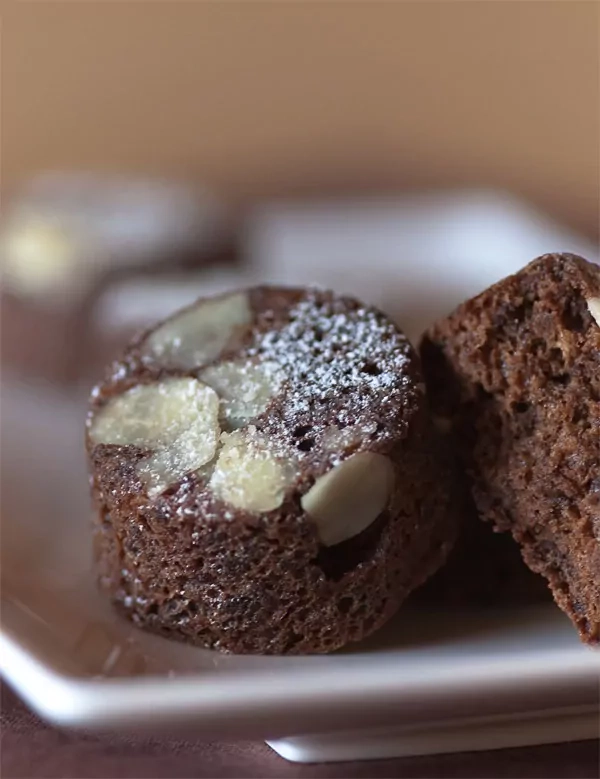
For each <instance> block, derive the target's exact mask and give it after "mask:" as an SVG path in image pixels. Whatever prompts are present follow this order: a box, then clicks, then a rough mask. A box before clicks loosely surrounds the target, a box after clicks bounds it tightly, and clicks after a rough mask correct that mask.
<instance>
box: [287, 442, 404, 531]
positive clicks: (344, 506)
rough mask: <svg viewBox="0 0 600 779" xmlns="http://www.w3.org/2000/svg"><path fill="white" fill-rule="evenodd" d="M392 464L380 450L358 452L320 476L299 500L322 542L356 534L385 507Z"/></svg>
mask: <svg viewBox="0 0 600 779" xmlns="http://www.w3.org/2000/svg"><path fill="white" fill-rule="evenodd" d="M393 486H394V467H393V465H392V463H391V461H390V460H389V458H387V457H385V456H384V455H381V454H375V453H374V452H360V453H359V454H355V455H352V456H351V457H349V458H348V459H347V460H344V461H343V462H341V463H340V464H339V465H336V466H335V467H334V468H332V469H331V470H330V471H328V472H327V473H326V474H324V475H323V476H321V477H320V478H319V479H317V481H316V482H315V483H314V485H313V486H312V487H311V489H310V490H309V491H308V492H307V493H306V495H304V496H303V497H302V499H301V501H300V503H301V505H302V508H303V509H304V511H306V513H307V514H308V515H309V516H310V517H311V518H312V519H313V521H314V522H315V523H316V524H317V528H318V532H319V537H320V539H321V541H322V543H323V544H324V545H325V546H333V545H334V544H339V543H340V542H342V541H346V540H347V539H348V538H352V537H353V536H356V535H358V533H360V532H362V531H363V530H364V529H365V528H367V527H368V526H369V525H370V524H371V523H372V522H373V521H374V520H375V519H377V517H378V516H379V515H380V514H381V512H382V511H383V510H384V509H385V508H386V506H387V504H388V501H389V498H390V495H391V493H392V490H393Z"/></svg>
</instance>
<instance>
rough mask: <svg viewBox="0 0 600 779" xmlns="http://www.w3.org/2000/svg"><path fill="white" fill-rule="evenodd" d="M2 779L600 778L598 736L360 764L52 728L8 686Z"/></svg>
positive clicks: (261, 747)
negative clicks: (290, 760)
mask: <svg viewBox="0 0 600 779" xmlns="http://www.w3.org/2000/svg"><path fill="white" fill-rule="evenodd" d="M1 692H2V716H1V747H2V749H1V752H0V776H2V779H21V778H22V779H54V777H57V778H58V777H60V779H155V778H156V779H158V778H159V777H160V778H161V779H179V778H181V779H194V778H195V777H231V778H232V779H242V778H243V779H246V777H259V778H260V779H271V778H273V779H288V777H289V779H314V777H338V778H339V779H342V778H343V779H351V777H352V778H353V777H364V778H367V777H368V778H369V779H375V778H379V777H381V778H382V779H383V777H415V778H416V777H428V778H429V777H457V778H458V777H460V778H461V779H463V778H464V779H467V778H468V777H473V779H475V778H476V779H485V777H494V779H500V777H519V779H528V778H529V777H540V779H541V778H542V777H543V778H544V779H553V778H554V777H556V779H570V778H571V777H573V778H575V777H576V778H577V779H588V777H589V779H597V778H598V777H599V776H600V742H598V741H582V742H577V743H572V744H554V745H551V746H543V747H529V748H526V749H504V750H501V751H496V752H470V753H462V754H456V755H434V756H428V757H411V758H403V759H399V760H378V761H370V762H361V763H328V764H326V763H321V764H313V765H298V764H294V763H288V762H286V761H285V760H283V759H282V758H280V757H279V756H278V755H276V754H275V753H274V752H272V751H271V750H270V749H269V747H267V746H266V745H265V744H262V743H249V742H241V743H235V744H226V743H213V742H203V741H188V740H179V739H176V738H171V737H169V738H166V737H165V738H143V737H136V738H130V737H127V736H118V735H117V736H98V735H94V734H82V733H72V732H67V731H63V730H58V729H56V728H53V727H50V726H48V725H46V724H45V723H43V722H41V721H40V720H39V719H38V718H37V717H36V716H35V715H33V714H32V713H31V712H29V711H28V710H27V709H26V708H25V706H24V705H23V704H22V703H21V702H20V701H19V700H18V698H17V697H16V696H15V695H14V694H13V693H12V692H11V691H10V690H9V689H8V688H7V687H6V686H3V687H2V690H1Z"/></svg>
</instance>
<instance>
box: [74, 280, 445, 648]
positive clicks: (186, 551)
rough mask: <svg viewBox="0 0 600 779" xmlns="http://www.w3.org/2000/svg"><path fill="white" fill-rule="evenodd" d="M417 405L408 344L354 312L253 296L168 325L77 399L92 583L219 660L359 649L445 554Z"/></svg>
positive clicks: (211, 302) (384, 324)
mask: <svg viewBox="0 0 600 779" xmlns="http://www.w3.org/2000/svg"><path fill="white" fill-rule="evenodd" d="M425 402H426V401H425V397H424V387H423V384H422V380H421V376H420V369H419V362H418V357H417V356H416V354H415V352H414V351H413V349H412V347H411V346H410V344H409V342H408V341H407V340H406V338H405V336H404V335H403V334H402V333H401V332H400V331H399V330H398V329H397V327H396V326H395V325H394V324H393V323H392V322H390V321H389V320H388V319H387V318H386V317H385V316H384V315H383V314H382V313H380V312H379V311H377V310H376V309H373V308H369V307H366V306H364V305H363V304H361V303H360V302H358V301H356V300H353V299H350V298H345V297H337V296H335V295H333V294H332V293H330V292H321V291H315V290H302V289H282V288H269V287H259V288H255V289H252V290H247V291H241V292H235V293H230V294H228V295H224V296H221V297H218V298H211V299H205V300H200V301H198V302H197V303H196V304H194V305H193V306H191V307H190V308H187V309H185V310H183V311H181V312H179V313H177V314H176V315H175V316H173V317H171V318H170V319H169V320H167V321H166V322H163V323H161V324H159V325H158V326H156V327H155V328H153V329H152V330H151V331H149V332H147V333H146V334H144V335H143V336H142V337H141V338H139V339H137V340H136V341H135V342H134V343H133V344H132V345H131V346H130V347H129V348H128V349H127V350H126V353H125V354H124V356H123V358H122V360H121V361H119V362H117V363H115V364H114V365H113V366H112V367H111V370H110V372H109V374H108V376H107V378H106V380H105V381H104V382H103V383H102V384H101V385H100V386H98V387H97V388H96V389H95V390H94V391H93V393H92V398H91V408H90V413H89V416H88V421H87V449H88V454H89V460H90V468H91V483H92V492H93V499H94V504H95V509H96V511H95V515H94V547H95V557H96V561H97V565H98V569H99V578H100V584H101V586H102V588H104V589H105V590H106V591H107V592H108V593H109V594H110V596H111V598H112V599H113V601H114V602H115V603H116V604H117V605H118V606H119V607H120V608H121V609H122V610H123V611H124V612H125V613H126V614H127V616H129V617H130V618H131V619H132V620H133V621H134V622H135V623H136V624H137V625H139V626H141V627H144V628H148V629H151V630H155V631H159V632H162V633H163V634H168V635H171V636H173V637H177V638H181V639H185V640H187V641H191V642H193V643H196V644H199V645H204V646H209V647H214V648H217V649H220V650H223V651H231V652H247V653H286V652H288V653H307V652H327V651H330V650H333V649H336V648H338V647H340V646H342V645H343V644H345V643H347V642H350V641H357V640H359V639H361V638H363V637H365V636H366V635H368V634H369V633H371V632H372V631H373V630H375V629H376V628H378V627H379V626H380V625H382V624H383V623H384V622H385V621H386V620H387V619H388V618H389V617H390V616H391V615H392V614H393V613H394V611H395V610H396V609H397V607H398V606H399V605H400V603H402V601H403V600H404V599H405V598H406V596H407V595H408V594H409V593H410V592H411V590H413V589H414V588H415V587H417V586H418V585H419V584H421V583H422V582H423V581H424V580H425V579H426V578H427V577H428V576H429V575H430V574H432V573H433V572H434V571H435V570H436V569H437V568H438V567H439V566H440V565H441V564H442V563H443V562H444V560H445V558H446V556H447V554H448V552H449V550H450V548H451V547H452V544H453V541H454V537H455V531H456V522H455V517H454V515H453V512H452V499H451V495H450V487H449V483H450V479H449V478H448V475H447V473H446V471H445V469H444V467H443V466H441V465H440V463H439V462H438V454H437V451H436V447H435V445H434V442H433V438H432V436H433V432H432V430H431V428H430V423H429V418H428V415H427V410H426V406H425Z"/></svg>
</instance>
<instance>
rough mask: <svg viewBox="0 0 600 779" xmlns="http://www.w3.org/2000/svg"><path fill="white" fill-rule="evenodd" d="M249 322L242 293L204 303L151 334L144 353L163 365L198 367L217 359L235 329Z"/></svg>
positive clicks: (249, 315)
mask: <svg viewBox="0 0 600 779" xmlns="http://www.w3.org/2000/svg"><path fill="white" fill-rule="evenodd" d="M251 320H252V312H251V310H250V302H249V300H248V295H247V294H246V293H245V292H236V293H234V294H231V295H225V296H223V297H220V298H216V299H214V300H206V301H204V302H202V303H200V304H199V305H197V306H194V307H193V308H191V309H189V310H187V311H184V312H183V313H182V314H180V315H179V316H177V317H175V318H174V319H170V320H169V321H168V322H165V324H164V325H162V326H161V327H159V328H158V329H157V330H155V331H154V332H153V333H151V334H150V336H149V337H148V339H147V340H146V343H145V344H144V350H145V352H146V353H147V354H148V355H149V356H151V357H153V358H154V359H156V360H160V361H161V362H163V363H165V364H168V365H171V366H174V367H178V368H188V369H189V368H198V367H200V366H202V365H204V364H205V363H207V362H209V361H210V360H213V359H214V358H215V357H217V356H218V355H219V354H220V353H221V352H222V350H223V349H224V348H225V347H226V346H227V344H228V343H229V341H230V340H231V339H232V338H233V336H234V335H235V333H236V331H237V330H238V328H240V327H242V326H243V325H247V324H249V323H250V322H251Z"/></svg>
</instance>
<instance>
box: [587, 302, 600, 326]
mask: <svg viewBox="0 0 600 779" xmlns="http://www.w3.org/2000/svg"><path fill="white" fill-rule="evenodd" d="M587 305H588V309H589V311H590V314H591V315H592V316H593V317H594V319H595V320H596V324H597V325H598V326H599V327H600V298H590V299H589V300H588V302H587Z"/></svg>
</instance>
